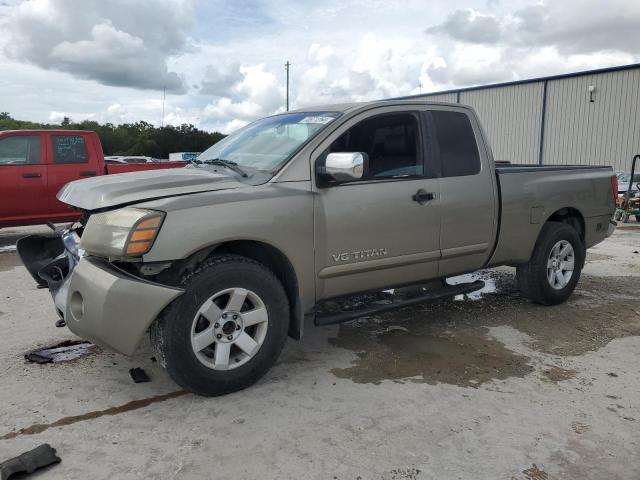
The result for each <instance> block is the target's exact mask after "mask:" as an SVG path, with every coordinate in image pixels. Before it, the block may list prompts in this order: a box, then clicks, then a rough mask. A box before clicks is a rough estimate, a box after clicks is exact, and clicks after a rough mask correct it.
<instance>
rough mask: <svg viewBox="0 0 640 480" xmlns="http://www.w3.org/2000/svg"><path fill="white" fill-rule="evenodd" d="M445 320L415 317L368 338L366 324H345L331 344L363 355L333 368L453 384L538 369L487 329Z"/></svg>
mask: <svg viewBox="0 0 640 480" xmlns="http://www.w3.org/2000/svg"><path fill="white" fill-rule="evenodd" d="M439 327H440V326H439V325H432V324H428V323H426V322H424V321H419V320H415V321H413V322H410V323H408V324H407V323H405V324H404V328H405V329H406V330H405V329H399V328H388V329H387V331H385V332H384V333H381V334H379V335H375V336H369V338H367V339H364V342H363V336H362V331H361V327H359V326H357V325H353V324H352V325H349V326H343V327H341V329H340V334H339V336H338V337H337V338H335V339H332V340H331V343H332V344H333V345H335V346H337V347H342V348H348V349H350V350H358V349H360V348H362V349H363V350H362V351H359V352H357V356H358V359H357V360H356V362H355V364H354V365H353V366H351V367H348V368H335V369H333V370H332V373H333V374H334V375H336V376H337V377H340V378H350V379H352V380H353V381H354V382H356V383H373V384H376V385H377V384H379V383H381V382H382V381H383V380H395V381H403V380H405V379H409V381H411V382H419V383H423V382H424V383H429V384H432V385H435V384H437V383H449V384H452V385H459V386H462V387H476V388H477V387H478V386H480V385H482V384H483V383H485V382H488V381H491V380H493V379H505V378H509V377H513V376H518V377H524V376H525V375H526V374H528V373H530V372H531V371H533V367H531V366H530V365H528V360H529V359H528V357H525V356H521V355H517V354H515V353H514V352H512V351H510V350H508V349H507V348H505V346H504V345H503V344H502V343H500V342H498V341H496V340H494V339H492V338H489V337H487V336H486V334H487V329H483V328H462V329H455V330H447V329H444V330H443V329H442V328H439Z"/></svg>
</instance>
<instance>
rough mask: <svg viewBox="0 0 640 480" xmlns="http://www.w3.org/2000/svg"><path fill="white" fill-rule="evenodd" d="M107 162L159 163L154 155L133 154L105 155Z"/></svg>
mask: <svg viewBox="0 0 640 480" xmlns="http://www.w3.org/2000/svg"><path fill="white" fill-rule="evenodd" d="M104 159H105V160H106V162H107V163H159V162H160V161H159V160H156V159H154V158H153V157H144V156H140V155H138V156H131V155H111V156H108V157H104Z"/></svg>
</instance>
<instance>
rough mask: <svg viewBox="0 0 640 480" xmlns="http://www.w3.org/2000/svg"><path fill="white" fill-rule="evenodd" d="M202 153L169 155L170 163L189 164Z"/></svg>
mask: <svg viewBox="0 0 640 480" xmlns="http://www.w3.org/2000/svg"><path fill="white" fill-rule="evenodd" d="M200 153H201V152H174V153H170V154H169V161H171V162H176V161H178V162H188V161H191V160H195V159H196V158H198V155H200Z"/></svg>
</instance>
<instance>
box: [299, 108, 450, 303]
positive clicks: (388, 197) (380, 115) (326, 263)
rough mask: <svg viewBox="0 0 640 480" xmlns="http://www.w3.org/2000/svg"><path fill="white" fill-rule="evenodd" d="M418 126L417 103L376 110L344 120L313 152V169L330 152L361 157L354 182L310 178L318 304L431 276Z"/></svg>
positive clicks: (432, 186)
mask: <svg viewBox="0 0 640 480" xmlns="http://www.w3.org/2000/svg"><path fill="white" fill-rule="evenodd" d="M423 127H424V122H423V120H422V118H421V114H420V107H418V106H411V105H405V106H394V107H383V108H378V109H375V110H374V111H373V112H365V113H361V114H359V115H357V116H355V117H354V118H353V119H350V120H349V121H348V122H346V123H345V124H344V125H342V126H341V127H340V128H338V129H337V131H336V132H333V133H332V134H331V135H330V136H329V137H328V138H327V139H326V140H325V141H324V142H323V143H322V144H321V145H320V146H319V147H318V149H316V150H315V151H314V153H313V155H312V165H314V166H315V168H316V172H317V171H318V168H321V167H322V166H323V165H324V163H323V162H324V159H325V158H326V156H327V155H328V153H331V152H362V153H363V154H366V156H367V157H368V165H366V166H365V172H364V178H363V179H362V180H360V181H355V182H350V183H342V184H333V185H332V184H323V183H322V180H321V178H320V177H317V176H316V185H315V186H314V190H315V200H314V212H315V213H314V215H315V232H314V236H315V264H316V286H317V292H318V300H320V299H322V298H328V297H334V296H338V295H344V294H348V293H353V292H358V291H364V290H370V289H377V288H382V287H389V286H393V285H401V284H407V283H411V282H416V281H419V280H423V279H428V278H431V277H434V276H436V275H437V272H438V260H439V257H440V250H439V239H440V200H439V196H440V195H439V187H438V179H437V178H435V175H434V172H433V168H432V155H431V145H430V139H429V137H428V135H426V134H425V130H424V128H423ZM418 192H420V193H421V195H419V197H415V195H416V194H417V193H418Z"/></svg>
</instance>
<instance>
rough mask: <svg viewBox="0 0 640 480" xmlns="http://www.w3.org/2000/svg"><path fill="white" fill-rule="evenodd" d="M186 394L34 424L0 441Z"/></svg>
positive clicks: (162, 396) (138, 401) (175, 394)
mask: <svg viewBox="0 0 640 480" xmlns="http://www.w3.org/2000/svg"><path fill="white" fill-rule="evenodd" d="M187 393H188V392H187V391H185V390H178V391H175V392H171V393H166V394H164V395H156V396H155V397H149V398H143V399H141V400H132V401H131V402H127V403H125V404H123V405H119V406H117V407H109V408H106V409H104V410H95V411H93V412H87V413H83V414H82V415H74V416H71V417H62V418H60V419H59V420H56V421H55V422H52V423H36V424H34V425H30V426H28V427H25V428H21V429H20V430H16V431H14V432H9V433H6V434H4V435H2V436H0V440H10V439H12V438H15V437H17V436H18V435H34V434H36V433H42V432H44V431H45V430H48V429H50V428H52V427H63V426H66V425H71V424H73V423H78V422H84V421H87V420H93V419H94V418H99V417H104V416H105V415H119V414H120V413H124V412H130V411H131V410H138V409H139V408H144V407H148V406H149V405H151V404H152V403H158V402H164V401H165V400H170V399H172V398H176V397H180V396H182V395H186V394H187Z"/></svg>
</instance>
